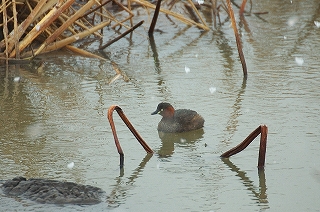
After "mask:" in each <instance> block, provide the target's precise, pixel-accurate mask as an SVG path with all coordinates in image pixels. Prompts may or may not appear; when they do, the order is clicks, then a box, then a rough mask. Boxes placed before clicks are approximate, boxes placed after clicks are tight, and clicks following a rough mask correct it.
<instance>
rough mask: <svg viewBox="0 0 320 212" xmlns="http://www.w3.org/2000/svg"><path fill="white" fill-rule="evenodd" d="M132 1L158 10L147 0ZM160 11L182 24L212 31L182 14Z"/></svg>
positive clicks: (165, 10)
mask: <svg viewBox="0 0 320 212" xmlns="http://www.w3.org/2000/svg"><path fill="white" fill-rule="evenodd" d="M132 1H134V2H136V3H138V4H141V5H143V6H145V7H148V8H152V9H155V8H156V6H155V5H153V4H151V3H149V2H147V1H145V0H132ZM160 11H161V12H163V13H165V14H167V15H170V16H172V17H174V18H176V19H178V20H179V21H181V22H183V23H185V24H188V25H194V26H197V27H199V28H202V29H203V30H206V31H209V30H210V29H209V27H207V26H205V25H203V24H200V23H197V22H195V21H193V20H190V19H188V18H185V17H184V16H183V15H181V14H178V13H175V12H172V11H170V10H167V9H161V8H160Z"/></svg>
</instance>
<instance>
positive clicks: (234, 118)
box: [224, 77, 247, 142]
mask: <svg viewBox="0 0 320 212" xmlns="http://www.w3.org/2000/svg"><path fill="white" fill-rule="evenodd" d="M246 86H247V79H246V78H245V77H244V78H243V81H242V85H241V88H240V89H239V91H238V93H237V96H236V99H235V102H234V104H233V105H232V109H233V111H232V113H231V114H230V117H229V120H228V123H227V127H226V128H227V129H226V130H227V133H228V135H229V137H228V138H226V139H225V140H224V142H229V141H230V140H231V138H232V137H233V136H234V133H235V132H236V130H237V127H238V117H239V116H240V115H241V112H240V111H241V102H242V99H243V95H244V93H245V90H246Z"/></svg>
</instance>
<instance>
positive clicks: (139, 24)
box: [99, 21, 144, 50]
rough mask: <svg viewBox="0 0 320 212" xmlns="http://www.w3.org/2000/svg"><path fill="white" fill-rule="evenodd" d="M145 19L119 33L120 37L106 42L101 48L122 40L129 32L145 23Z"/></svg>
mask: <svg viewBox="0 0 320 212" xmlns="http://www.w3.org/2000/svg"><path fill="white" fill-rule="evenodd" d="M143 22H144V21H140V22H139V23H137V24H136V25H134V26H133V27H132V28H130V29H128V30H127V31H125V32H124V33H122V34H121V35H119V36H118V37H116V38H115V39H113V40H111V41H109V42H108V43H106V44H105V45H103V46H100V47H99V50H102V49H105V48H106V47H108V46H110V45H111V44H113V43H114V42H116V41H118V40H120V39H121V38H123V37H124V36H126V35H127V34H129V33H130V32H132V31H133V30H135V29H136V28H138V27H139V26H141V25H142V24H143Z"/></svg>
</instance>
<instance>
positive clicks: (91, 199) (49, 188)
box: [1, 177, 105, 205]
mask: <svg viewBox="0 0 320 212" xmlns="http://www.w3.org/2000/svg"><path fill="white" fill-rule="evenodd" d="M1 188H2V190H3V192H4V194H6V195H8V196H18V197H23V198H26V199H30V200H32V201H36V202H38V203H49V204H80V205H88V204H97V203H100V202H101V197H102V196H103V195H104V194H105V192H104V191H103V190H102V189H100V188H97V187H94V186H90V185H81V184H77V183H73V182H62V181H57V180H47V179H36V178H31V179H28V180H27V179H26V178H24V177H15V178H13V179H12V180H7V181H5V182H4V183H3V184H2V185H1Z"/></svg>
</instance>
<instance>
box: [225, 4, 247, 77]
mask: <svg viewBox="0 0 320 212" xmlns="http://www.w3.org/2000/svg"><path fill="white" fill-rule="evenodd" d="M227 4H228V11H229V16H230V19H231V23H232V28H233V31H234V35H235V37H236V42H237V48H238V53H239V57H240V61H241V64H242V70H243V77H244V78H247V76H248V73H247V65H246V61H245V59H244V55H243V52H242V45H241V40H240V36H239V33H238V29H237V25H236V20H235V18H234V12H233V9H232V6H231V2H230V0H227Z"/></svg>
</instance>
